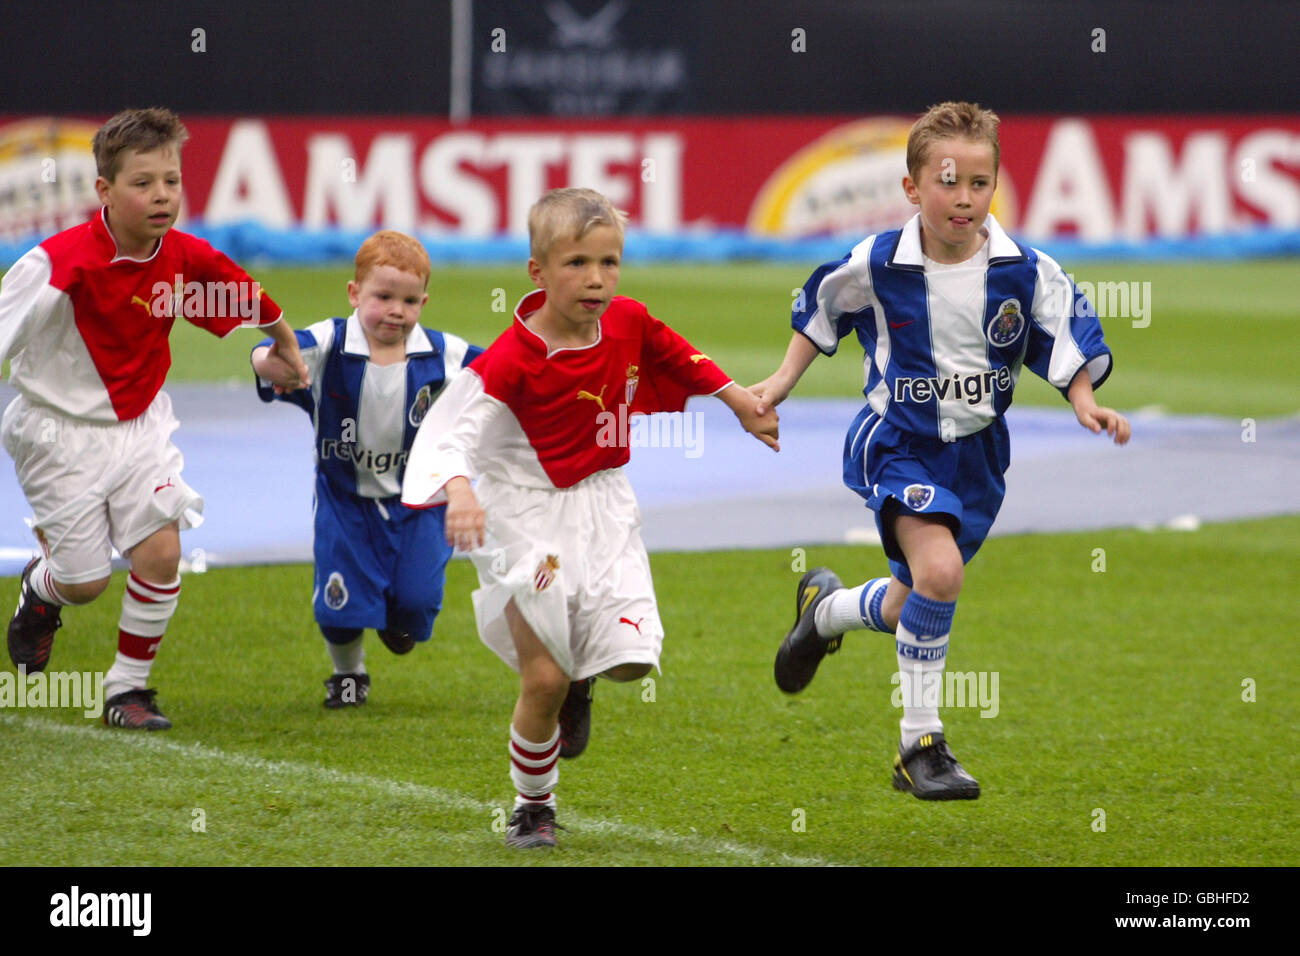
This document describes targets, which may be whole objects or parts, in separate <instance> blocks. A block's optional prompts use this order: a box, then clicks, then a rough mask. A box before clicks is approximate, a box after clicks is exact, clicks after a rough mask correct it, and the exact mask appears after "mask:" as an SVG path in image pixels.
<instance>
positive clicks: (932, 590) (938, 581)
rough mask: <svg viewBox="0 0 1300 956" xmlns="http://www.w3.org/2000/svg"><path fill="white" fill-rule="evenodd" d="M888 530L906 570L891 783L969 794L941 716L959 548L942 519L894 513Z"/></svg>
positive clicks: (923, 794) (927, 792) (943, 795)
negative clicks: (897, 734)
mask: <svg viewBox="0 0 1300 956" xmlns="http://www.w3.org/2000/svg"><path fill="white" fill-rule="evenodd" d="M893 533H894V535H895V537H896V539H897V541H898V544H899V547H900V548H901V549H902V551H903V554H904V555H905V556H906V558H907V567H908V570H909V572H910V573H911V575H912V588H911V590H910V592H909V593H908V595H907V597H906V599H905V600H904V601H903V603H902V607H901V608H900V610H899V619H898V627H897V631H896V636H895V646H896V649H897V653H898V673H899V689H900V691H901V694H902V698H903V718H902V720H901V721H900V722H899V729H900V741H899V755H898V756H897V757H895V758H894V786H895V787H897V788H898V789H899V790H905V791H907V792H910V793H912V794H914V795H915V796H917V797H920V798H921V799H925V800H962V799H975V798H976V797H978V796H979V784H978V783H976V782H975V780H974V778H973V777H971V776H970V774H968V773H966V771H965V770H964V769H963V768H962V766H961V764H959V763H958V762H957V759H956V757H954V756H953V754H952V751H951V750H950V749H949V748H948V744H947V741H946V740H945V739H944V736H943V722H942V721H941V720H940V719H939V703H940V699H941V697H942V689H943V670H944V663H945V660H946V658H947V654H948V637H949V633H950V632H951V630H952V618H953V612H954V611H955V610H956V606H957V597H958V596H959V595H960V594H961V586H962V580H963V577H964V571H965V567H964V564H963V561H962V555H961V551H960V549H959V548H958V546H957V542H956V539H955V538H954V537H953V533H952V530H951V528H950V527H949V525H948V524H947V523H946V522H945V521H943V520H940V519H936V518H926V517H920V516H917V515H907V514H900V515H897V516H895V518H894V525H893Z"/></svg>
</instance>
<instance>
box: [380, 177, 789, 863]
mask: <svg viewBox="0 0 1300 956" xmlns="http://www.w3.org/2000/svg"><path fill="white" fill-rule="evenodd" d="M624 222H625V219H624V216H623V214H622V213H620V212H618V211H617V210H615V209H614V207H613V206H612V205H611V204H610V202H609V200H608V199H606V198H605V197H604V196H602V195H600V194H599V193H597V192H595V191H593V190H590V189H560V190H554V191H552V192H550V193H547V194H546V195H545V196H543V197H542V199H541V200H539V201H538V203H537V204H536V205H534V206H533V208H532V210H531V212H530V214H529V218H528V226H529V236H530V239H531V256H530V258H529V260H528V275H529V277H530V278H531V279H532V281H533V283H534V284H535V285H537V286H538V290H537V291H534V292H531V293H529V294H528V295H526V296H525V297H524V298H523V299H522V300H521V301H520V302H519V305H518V306H516V308H515V317H514V322H513V323H512V324H511V326H510V328H509V329H507V330H506V331H505V332H504V333H503V334H502V335H501V336H500V337H499V338H498V339H497V340H496V341H495V342H494V343H493V344H492V346H491V347H490V348H489V349H488V350H487V351H486V352H485V353H483V355H482V357H480V358H479V360H478V361H476V362H475V363H474V365H473V367H472V368H470V370H469V372H470V374H468V375H464V376H462V377H461V378H460V379H459V380H457V381H456V382H455V383H454V384H453V386H452V387H451V388H450V389H448V391H447V394H446V395H445V396H444V397H443V400H442V401H441V402H439V404H438V405H437V406H436V407H435V408H434V410H433V412H432V413H431V414H430V415H429V417H428V418H427V419H425V422H424V424H423V425H422V426H421V427H420V432H419V434H418V435H417V436H416V439H415V446H414V447H413V448H412V450H411V461H410V465H409V467H408V469H407V473H406V482H405V485H404V488H403V496H402V500H403V501H405V502H406V503H407V504H409V505H411V506H413V507H427V506H430V505H434V504H438V503H441V502H444V501H445V502H446V505H447V519H446V525H447V539H448V541H450V542H451V543H453V544H454V545H456V546H457V547H459V548H462V549H465V550H469V551H470V557H471V559H472V560H473V561H474V565H475V568H476V569H477V571H478V575H479V585H480V587H479V589H478V590H477V591H475V592H474V595H473V598H474V612H475V617H476V619H477V622H478V631H479V636H480V637H481V638H482V640H483V642H484V643H485V644H487V645H488V647H490V648H491V649H492V650H493V651H494V652H496V654H497V655H498V656H499V657H500V658H501V659H502V660H503V661H504V662H505V663H506V664H508V665H509V666H510V667H511V668H513V669H514V670H516V671H518V672H519V677H520V691H519V698H518V700H517V701H516V703H515V708H514V714H513V717H512V720H511V725H510V740H509V753H510V777H511V781H512V782H513V784H514V787H515V790H516V792H517V794H518V796H517V797H516V799H515V809H514V813H513V814H512V816H511V818H510V822H509V825H508V827H507V831H506V844H507V845H508V846H512V847H520V848H523V847H533V846H554V845H555V842H556V841H555V827H556V823H555V787H556V783H557V781H558V779H559V767H558V758H559V757H569V758H572V757H576V756H578V755H579V754H580V753H581V752H582V750H583V748H584V747H585V746H586V743H587V737H588V732H589V728H590V706H591V690H592V686H593V684H594V680H595V678H596V677H597V676H598V675H599V676H603V677H606V678H608V679H610V680H613V681H630V680H638V679H640V678H641V677H643V676H645V675H646V674H647V673H649V671H650V670H651V669H652V668H654V667H656V666H658V663H659V653H660V647H661V645H662V642H663V624H662V623H661V622H660V619H659V610H658V606H657V604H656V601H655V594H654V586H653V582H652V580H651V577H650V562H649V558H648V557H647V555H646V550H645V545H644V544H643V543H642V541H641V531H640V523H641V522H640V513H639V511H638V509H637V504H636V498H635V496H634V495H633V493H632V489H631V486H630V485H629V484H628V481H627V478H626V476H625V475H624V474H623V470H622V466H623V465H625V464H626V463H627V461H628V448H627V442H626V441H619V440H617V439H613V438H612V436H613V434H614V431H615V430H614V429H612V428H611V427H609V426H610V420H611V418H610V417H611V416H615V417H617V416H619V415H623V416H626V414H629V413H650V412H654V411H681V410H682V408H683V407H684V404H685V401H686V398H687V397H688V396H690V395H700V394H704V395H717V396H718V397H719V398H720V399H722V401H723V402H724V403H726V404H727V405H728V406H729V407H730V408H731V409H732V411H733V412H735V413H736V416H737V418H739V419H740V422H741V424H742V426H743V427H744V428H745V430H746V431H748V432H750V433H751V434H753V435H755V436H756V437H758V438H759V439H760V440H762V441H763V442H764V443H766V444H768V445H769V446H771V447H772V448H776V447H777V443H776V435H777V423H776V416H775V413H774V412H768V414H767V415H764V416H760V415H758V414H756V413H755V406H756V404H757V400H756V399H755V398H754V396H753V395H751V394H750V393H749V392H748V391H746V390H745V389H743V388H739V387H735V388H733V387H731V386H732V384H733V383H732V382H731V380H730V379H728V378H727V376H726V375H725V374H724V373H723V372H722V370H721V369H720V368H718V366H717V365H716V364H714V362H713V361H712V360H711V359H710V358H709V357H708V356H706V355H703V354H701V353H700V352H698V351H697V350H696V349H694V348H693V347H692V346H691V344H690V343H689V342H687V341H686V340H685V339H684V338H682V337H681V336H680V335H678V334H677V333H676V332H674V331H673V330H672V329H670V328H669V327H668V326H666V325H664V324H663V323H662V322H660V321H659V320H657V319H655V318H653V317H652V316H651V315H650V314H649V312H648V311H647V310H646V307H645V306H644V305H642V304H641V303H640V302H636V301H634V300H632V299H627V298H624V297H622V296H616V295H615V294H614V292H615V289H616V288H617V286H618V279H619V269H620V266H621V264H622V256H623V230H624ZM620 406H626V411H624V410H621V409H620ZM624 420H626V418H625V417H624ZM473 478H477V479H478V485H477V488H476V489H474V488H471V487H470V479H473Z"/></svg>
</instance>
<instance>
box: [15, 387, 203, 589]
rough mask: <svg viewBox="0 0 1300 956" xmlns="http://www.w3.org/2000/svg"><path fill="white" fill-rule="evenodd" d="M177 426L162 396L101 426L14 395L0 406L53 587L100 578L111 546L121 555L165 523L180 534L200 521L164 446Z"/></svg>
mask: <svg viewBox="0 0 1300 956" xmlns="http://www.w3.org/2000/svg"><path fill="white" fill-rule="evenodd" d="M179 424H180V423H179V422H178V421H177V420H176V417H175V416H174V415H173V414H172V402H171V398H169V397H168V395H167V393H166V392H159V393H158V395H157V396H156V397H155V398H154V400H153V402H152V404H150V406H149V407H148V408H147V409H145V411H144V414H142V415H140V416H139V417H138V418H133V419H131V420H130V421H125V422H116V423H114V424H109V425H104V424H96V423H92V422H87V421H83V420H81V419H76V418H69V417H67V416H65V415H63V414H62V413H61V412H59V411H58V410H57V409H54V408H50V407H49V406H47V405H39V404H35V403H32V402H29V401H28V400H27V399H26V398H24V397H23V396H21V395H19V396H18V397H17V398H15V399H14V400H13V401H12V402H10V403H9V407H8V408H6V409H5V412H4V419H3V421H0V438H2V439H3V441H4V447H5V451H7V452H8V453H9V455H10V456H11V457H12V458H13V460H14V469H15V470H16V471H17V472H18V483H19V484H20V485H21V486H22V489H23V494H24V495H26V496H27V503H28V504H29V505H30V506H31V509H32V511H33V513H34V514H35V519H34V522H33V530H35V532H36V536H37V538H38V539H39V540H40V542H41V546H42V548H44V550H45V556H46V558H47V559H48V561H49V564H50V571H51V573H52V574H53V575H54V579H55V580H56V581H61V582H64V583H66V584H83V583H85V582H87V581H95V580H98V579H100V578H103V577H107V576H108V575H109V573H110V572H111V570H112V563H111V558H112V553H113V552H112V549H113V548H114V547H116V548H117V550H118V552H119V553H121V554H123V555H129V554H130V551H131V549H132V548H133V547H135V546H136V545H137V544H139V543H140V542H141V541H143V540H144V539H145V538H147V537H149V535H151V534H153V533H154V532H155V531H157V530H159V529H160V528H164V527H166V526H167V525H169V524H171V523H172V522H173V521H179V522H180V527H181V528H182V530H183V529H185V528H192V527H196V526H198V525H199V524H201V523H202V521H203V516H202V515H203V499H202V498H201V497H200V496H199V495H198V493H197V492H195V491H194V489H193V488H191V487H190V486H189V485H187V484H185V482H184V481H182V480H181V468H182V466H183V465H184V459H183V458H182V457H181V453H180V451H179V450H178V449H177V448H176V446H175V445H173V444H172V443H171V433H172V432H173V431H175V430H176V428H177V427H178V426H179Z"/></svg>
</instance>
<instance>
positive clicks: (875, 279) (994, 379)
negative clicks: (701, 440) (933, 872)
mask: <svg viewBox="0 0 1300 956" xmlns="http://www.w3.org/2000/svg"><path fill="white" fill-rule="evenodd" d="M997 127H998V117H997V115H996V114H994V113H993V112H991V111H990V110H984V109H980V108H979V106H978V105H976V104H973V103H951V102H950V103H941V104H939V105H938V106H934V107H931V108H930V110H929V111H928V112H927V113H926V114H925V115H924V116H923V117H921V119H920V120H918V121H917V123H916V125H915V126H913V127H912V131H911V134H910V135H909V137H908V144H907V175H906V176H904V177H903V191H904V193H905V194H906V195H907V198H908V200H909V201H911V202H912V203H913V204H914V205H917V206H919V207H920V210H919V212H918V213H917V215H916V216H914V217H913V218H912V219H911V220H910V221H909V222H908V223H907V224H906V225H905V226H903V227H902V228H901V229H895V230H893V231H891V232H884V233H880V234H878V235H873V236H868V237H867V238H866V239H864V240H863V241H862V242H860V243H858V245H856V246H855V247H854V248H853V250H852V252H850V253H849V255H847V256H845V257H844V259H842V260H841V261H839V262H831V263H827V264H826V265H823V266H822V267H821V268H819V269H818V270H817V271H816V272H814V273H813V275H812V277H811V278H810V279H809V280H808V282H807V284H806V285H805V286H804V295H803V296H801V297H800V302H801V303H804V302H805V301H806V304H805V305H803V306H801V307H798V308H796V309H795V311H794V313H793V316H792V324H793V326H794V330H795V334H794V336H793V338H792V339H791V342H790V346H789V349H788V350H787V352H786V356H785V359H784V361H783V362H782V363H781V366H780V368H778V369H777V371H776V372H775V373H774V374H772V375H771V376H769V377H768V378H767V379H765V380H764V381H762V382H760V383H758V384H757V385H755V386H753V389H752V390H753V391H754V393H755V394H756V395H758V396H759V398H760V399H761V402H760V404H761V406H762V407H763V408H770V407H771V406H774V405H776V404H778V403H779V402H781V401H782V400H784V399H785V398H786V397H787V396H788V395H789V394H790V391H791V389H793V388H794V386H795V384H796V383H797V382H798V381H799V378H800V376H802V375H803V373H804V372H805V371H806V370H807V369H808V367H809V365H811V363H812V360H813V359H814V358H816V356H817V355H818V354H825V355H833V354H834V353H835V351H836V349H837V347H838V345H839V340H840V339H842V338H843V337H844V336H846V335H848V334H849V333H850V332H854V331H856V332H857V335H858V338H859V340H860V341H861V342H862V343H863V346H864V348H865V350H866V358H867V361H866V375H865V377H866V383H865V387H864V388H863V394H864V395H865V396H866V399H867V404H866V406H865V407H864V408H863V409H862V411H861V412H860V413H859V414H858V416H857V417H856V418H855V419H854V421H853V423H852V425H850V427H849V431H848V435H847V438H846V440H845V444H844V481H845V484H847V485H848V486H849V487H850V488H852V489H853V490H854V491H856V492H857V493H858V494H860V495H862V496H863V497H864V498H865V499H866V500H867V507H869V508H871V509H872V510H873V511H874V512H875V514H876V524H877V527H878V529H879V531H880V537H881V541H882V543H883V544H884V549H885V554H886V556H887V557H888V559H889V566H890V570H891V572H892V573H891V576H890V577H887V578H874V579H872V580H870V581H867V582H866V583H865V584H862V585H860V586H858V587H853V588H845V587H842V586H841V583H840V580H839V578H838V577H836V575H835V574H834V572H832V571H830V570H829V569H828V568H814V569H813V570H811V571H809V572H808V573H807V574H805V575H804V576H803V579H802V580H801V581H800V582H799V585H798V589H797V590H796V593H795V624H794V627H793V628H792V629H791V630H790V632H789V633H788V634H787V635H786V637H785V639H784V641H783V642H782V643H781V647H780V649H779V650H778V652H777V656H776V665H775V673H776V682H777V685H778V686H779V687H780V688H781V689H782V690H783V691H785V692H786V693H791V694H793V693H797V692H799V691H800V690H802V689H803V688H804V687H805V686H807V684H808V683H809V682H810V681H811V680H812V678H813V675H814V674H815V673H816V670H817V666H818V664H820V663H821V660H822V658H823V657H824V656H825V655H826V654H828V653H831V652H833V651H836V650H838V649H839V646H840V643H841V640H842V636H843V635H844V634H845V633H846V632H847V631H850V630H856V629H863V628H865V629H868V630H874V631H882V632H885V633H891V634H895V639H896V643H895V649H896V652H897V655H898V667H899V677H900V689H901V691H902V699H903V717H902V720H901V722H900V730H901V734H900V742H899V747H898V754H897V755H896V756H895V758H894V775H893V784H894V786H895V787H896V788H897V789H899V790H902V791H905V792H909V793H912V794H913V795H914V796H916V797H919V798H920V799H923V800H963V799H975V798H977V797H978V796H979V792H980V790H979V784H978V783H977V782H976V781H975V779H974V778H973V777H971V775H970V774H968V773H967V772H966V771H965V770H964V769H963V768H962V766H961V764H959V763H958V762H957V759H956V757H955V756H953V753H952V750H951V748H950V747H949V746H948V743H947V741H946V740H945V738H944V734H943V723H942V721H941V720H940V719H939V707H938V702H937V700H936V699H935V695H934V694H933V689H934V688H936V687H939V686H942V677H943V669H944V660H945V657H946V655H947V650H948V641H949V633H950V631H951V629H952V620H953V613H954V610H955V609H956V602H957V597H958V595H959V594H960V592H961V587H962V577H963V567H964V565H965V564H966V562H968V561H970V559H971V558H972V557H973V556H974V555H975V552H976V551H978V550H979V547H980V545H981V544H982V543H983V542H984V539H985V537H986V536H987V535H988V532H989V528H990V527H991V526H992V524H993V519H994V518H995V517H996V516H997V512H998V509H999V508H1000V507H1001V504H1002V497H1003V494H1004V492H1005V490H1006V485H1005V482H1004V480H1003V473H1004V472H1005V471H1006V469H1007V467H1008V465H1009V464H1010V444H1009V438H1008V433H1007V426H1006V421H1005V419H1004V417H1003V416H1004V415H1005V413H1006V410H1007V408H1008V407H1009V406H1010V404H1011V393H1012V389H1013V388H1014V387H1015V384H1016V380H1017V378H1018V377H1019V375H1020V372H1021V369H1022V367H1024V366H1028V367H1029V368H1030V369H1032V370H1033V371H1034V372H1035V373H1036V374H1038V375H1040V376H1042V377H1043V378H1045V379H1047V381H1049V382H1050V383H1051V384H1052V385H1054V386H1056V387H1057V388H1058V389H1059V390H1060V391H1061V394H1062V395H1064V396H1065V398H1066V399H1067V400H1068V401H1069V402H1070V404H1071V406H1072V407H1073V409H1074V413H1075V415H1076V417H1077V418H1078V421H1079V424H1081V425H1082V426H1083V427H1085V428H1087V429H1089V430H1090V431H1092V432H1094V433H1099V432H1101V431H1102V430H1103V429H1105V430H1106V432H1107V433H1108V434H1109V435H1110V436H1111V437H1112V438H1113V439H1114V440H1115V442H1116V443H1117V444H1121V445H1122V444H1124V443H1125V442H1127V441H1128V438H1129V424H1128V421H1127V420H1125V418H1124V416H1123V415H1120V414H1119V413H1118V412H1116V411H1114V410H1113V409H1110V408H1104V407H1101V406H1099V405H1097V403H1096V401H1095V399H1094V398H1093V390H1094V389H1095V388H1096V387H1098V386H1100V385H1101V383H1102V382H1103V381H1105V379H1106V377H1107V376H1108V375H1109V374H1110V370H1111V355H1110V350H1109V349H1108V348H1107V347H1106V343H1105V341H1104V340H1103V338H1102V330H1101V325H1100V323H1099V322H1098V321H1097V316H1096V312H1094V311H1093V309H1092V307H1091V305H1089V304H1088V301H1087V299H1085V298H1084V297H1083V295H1082V294H1080V293H1079V291H1078V290H1077V289H1076V288H1075V286H1074V283H1073V282H1072V281H1071V280H1070V277H1069V276H1067V275H1066V274H1065V273H1064V272H1063V271H1062V269H1061V267H1060V266H1059V265H1057V264H1056V262H1054V261H1053V260H1052V259H1051V258H1050V257H1049V256H1047V255H1046V254H1044V253H1042V252H1039V251H1038V250H1037V249H1030V248H1026V247H1024V246H1021V245H1019V244H1018V243H1016V242H1015V241H1013V240H1012V239H1011V238H1010V237H1009V236H1008V235H1007V234H1006V233H1005V232H1003V230H1002V228H1001V227H1000V226H999V225H998V223H997V221H996V220H995V219H994V218H993V216H991V215H989V206H990V204H991V203H992V200H993V191H994V189H995V187H996V186H997V175H998V163H999V159H1000V156H999V144H998V135H997Z"/></svg>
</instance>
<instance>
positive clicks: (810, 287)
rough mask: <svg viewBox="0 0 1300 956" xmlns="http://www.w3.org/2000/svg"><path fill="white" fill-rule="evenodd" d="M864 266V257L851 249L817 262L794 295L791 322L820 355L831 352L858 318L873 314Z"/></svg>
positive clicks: (832, 352) (867, 277)
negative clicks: (833, 259) (837, 258)
mask: <svg viewBox="0 0 1300 956" xmlns="http://www.w3.org/2000/svg"><path fill="white" fill-rule="evenodd" d="M859 248H860V247H859ZM855 251H856V250H855ZM865 266H866V261H865V259H864V258H863V257H862V256H861V255H858V256H857V257H855V256H854V254H853V253H852V252H851V253H849V255H847V256H845V257H844V258H843V259H840V260H838V261H836V262H827V263H825V264H824V265H821V266H818V268H817V270H816V271H815V272H813V274H812V275H811V276H810V277H809V278H808V281H807V282H805V283H804V286H803V288H802V289H800V290H799V292H798V293H797V294H796V295H795V300H794V306H793V308H792V309H791V310H790V325H791V326H792V327H793V328H794V330H795V331H796V332H799V333H800V334H802V335H804V336H805V337H806V338H807V339H808V340H809V341H810V342H812V343H813V345H815V346H817V349H818V351H820V352H821V353H822V354H823V355H834V354H835V352H836V350H837V349H838V348H839V341H840V339H842V338H844V336H846V335H848V334H849V333H850V332H852V331H853V329H854V327H855V326H857V325H858V324H859V323H858V319H859V318H862V317H867V316H870V315H872V309H871V302H872V298H871V290H870V288H869V284H870V279H869V274H868V273H867V272H866V270H865Z"/></svg>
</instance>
